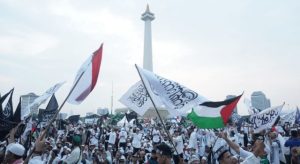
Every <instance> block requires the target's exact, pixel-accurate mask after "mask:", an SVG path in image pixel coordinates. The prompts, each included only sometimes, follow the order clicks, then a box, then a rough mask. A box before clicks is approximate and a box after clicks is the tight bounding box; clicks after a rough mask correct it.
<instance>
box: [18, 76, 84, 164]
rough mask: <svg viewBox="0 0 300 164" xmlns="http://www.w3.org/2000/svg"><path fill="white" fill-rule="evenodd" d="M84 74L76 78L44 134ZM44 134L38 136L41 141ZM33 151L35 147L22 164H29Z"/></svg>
mask: <svg viewBox="0 0 300 164" xmlns="http://www.w3.org/2000/svg"><path fill="white" fill-rule="evenodd" d="M84 73H85V72H82V73H81V74H80V76H79V77H78V79H77V81H76V82H75V84H74V86H73V87H72V89H71V90H70V92H69V94H68V95H67V97H66V98H65V100H64V101H63V103H62V104H61V105H60V107H59V109H58V110H57V111H56V113H55V114H54V116H53V117H52V119H51V121H50V122H49V124H48V125H47V126H46V128H45V130H44V131H45V132H47V131H48V129H49V127H50V125H51V124H52V123H53V122H54V121H55V118H56V117H57V115H58V113H59V112H60V111H61V109H62V107H63V106H64V105H65V103H66V101H67V100H68V98H69V97H70V95H71V94H72V92H73V90H74V89H75V87H76V86H77V84H78V82H79V81H80V79H81V77H82V76H83V74H84ZM45 132H44V133H42V134H41V135H40V136H39V138H41V139H42V138H44V137H45V134H46V133H45ZM40 141H41V140H40ZM34 149H35V147H34V148H33V149H32V151H31V152H30V153H29V155H28V156H27V157H26V159H25V160H24V163H25V162H27V163H28V162H29V159H30V157H31V155H32V154H33V151H34Z"/></svg>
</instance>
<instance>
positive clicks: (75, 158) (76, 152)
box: [63, 135, 82, 164]
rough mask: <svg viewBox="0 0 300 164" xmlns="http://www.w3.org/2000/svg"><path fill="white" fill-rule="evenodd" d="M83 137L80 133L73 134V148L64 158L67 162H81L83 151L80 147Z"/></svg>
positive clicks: (73, 163)
mask: <svg viewBox="0 0 300 164" xmlns="http://www.w3.org/2000/svg"><path fill="white" fill-rule="evenodd" d="M80 144H81V137H80V136H79V135H75V136H73V150H72V152H71V154H70V155H69V156H68V157H67V158H66V159H65V160H63V161H64V163H67V164H79V163H81V158H82V151H81V149H80Z"/></svg>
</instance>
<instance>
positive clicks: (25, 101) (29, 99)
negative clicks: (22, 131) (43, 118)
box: [21, 92, 39, 116]
mask: <svg viewBox="0 0 300 164" xmlns="http://www.w3.org/2000/svg"><path fill="white" fill-rule="evenodd" d="M38 97H39V96H38V95H36V94H35V93H32V92H31V93H28V94H27V95H22V96H21V116H23V115H24V112H25V108H26V107H27V106H28V105H29V104H31V103H33V101H34V100H35V99H36V98H38ZM38 111H39V107H38V106H37V105H34V106H32V107H31V109H30V112H33V113H38Z"/></svg>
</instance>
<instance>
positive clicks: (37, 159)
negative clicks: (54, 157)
mask: <svg viewBox="0 0 300 164" xmlns="http://www.w3.org/2000/svg"><path fill="white" fill-rule="evenodd" d="M28 164H44V162H43V160H42V157H41V156H34V157H33V158H31V159H30V160H29V162H28Z"/></svg>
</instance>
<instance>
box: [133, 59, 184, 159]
mask: <svg viewBox="0 0 300 164" xmlns="http://www.w3.org/2000/svg"><path fill="white" fill-rule="evenodd" d="M135 68H136V70H137V71H138V74H139V76H140V78H141V81H142V83H143V85H144V88H145V89H146V92H147V94H148V95H149V97H150V100H151V102H152V104H153V107H154V109H155V111H156V113H157V115H158V117H159V119H160V122H161V124H162V125H163V128H164V130H165V132H166V133H167V136H168V138H169V140H170V142H171V144H172V146H173V147H174V149H175V151H176V154H177V155H179V153H178V151H177V149H176V147H175V145H174V143H173V140H172V138H171V136H170V133H169V131H168V130H167V128H166V126H165V124H164V122H163V120H162V118H161V116H160V114H159V112H158V110H157V107H156V105H155V103H154V101H153V99H152V97H151V95H150V94H149V92H148V90H147V87H146V85H145V82H144V80H143V78H142V76H141V73H140V71H139V69H138V67H137V65H136V64H135Z"/></svg>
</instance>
